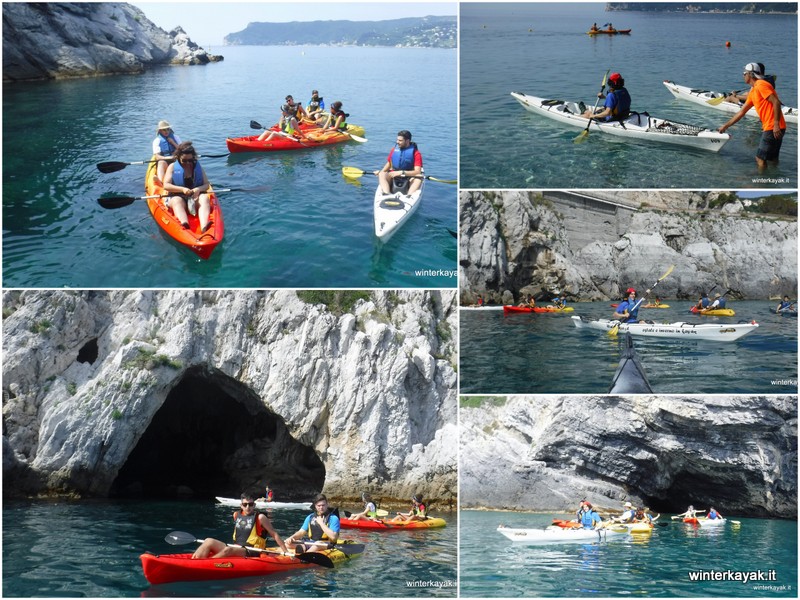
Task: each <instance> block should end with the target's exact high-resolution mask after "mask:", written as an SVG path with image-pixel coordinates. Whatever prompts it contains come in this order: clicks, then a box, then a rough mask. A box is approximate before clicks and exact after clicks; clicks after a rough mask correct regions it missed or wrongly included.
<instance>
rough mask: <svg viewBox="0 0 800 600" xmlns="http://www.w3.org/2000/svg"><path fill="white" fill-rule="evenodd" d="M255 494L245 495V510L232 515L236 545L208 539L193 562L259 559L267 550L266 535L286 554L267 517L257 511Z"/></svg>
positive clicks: (196, 553)
mask: <svg viewBox="0 0 800 600" xmlns="http://www.w3.org/2000/svg"><path fill="white" fill-rule="evenodd" d="M255 497H256V496H255V494H250V493H247V492H245V493H244V494H242V510H241V511H238V510H237V511H236V512H234V513H233V521H234V525H233V542H234V543H233V544H230V545H228V544H226V543H225V542H222V541H220V540H215V539H214V538H206V539H205V540H204V541H203V543H202V544H200V547H199V548H198V549H197V550H195V552H194V554H192V558H208V557H209V556H210V557H212V558H223V557H225V556H258V555H259V554H260V550H261V549H263V548H266V546H267V539H266V538H267V534H269V535H271V536H272V539H274V540H275V542H276V543H277V544H278V546H279V547H280V549H281V550H282V551H283V552H284V553H286V552H287V550H286V544H284V542H283V540H282V539H281V536H280V535H278V532H277V531H275V529H273V527H272V523H270V522H269V519H268V518H267V516H266V515H265V514H264V513H260V512H258V511H257V510H256V501H255Z"/></svg>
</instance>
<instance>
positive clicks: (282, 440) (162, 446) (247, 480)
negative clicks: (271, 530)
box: [110, 367, 325, 501]
mask: <svg viewBox="0 0 800 600" xmlns="http://www.w3.org/2000/svg"><path fill="white" fill-rule="evenodd" d="M324 482H325V467H324V465H323V464H322V461H321V460H320V459H319V457H318V456H317V455H316V453H315V452H314V450H313V449H312V448H310V447H308V446H305V445H303V444H301V443H299V442H297V441H296V440H294V439H293V438H292V436H291V435H290V433H289V431H288V429H287V427H286V424H285V423H284V421H283V419H282V418H281V417H280V415H277V414H275V413H273V412H271V411H269V410H268V409H267V408H266V407H265V406H264V405H263V404H262V403H261V401H260V399H259V398H258V397H257V396H256V394H255V393H253V391H252V390H250V389H249V388H247V387H246V386H244V385H242V384H241V383H239V382H237V381H235V380H234V379H231V378H230V377H228V376H226V375H223V374H221V373H219V372H212V371H209V370H207V369H206V368H203V367H193V368H191V369H188V370H187V371H186V372H185V373H184V374H183V375H182V377H181V380H180V381H179V382H178V383H177V385H175V387H174V388H173V389H172V391H170V393H169V394H168V396H167V398H166V400H165V401H164V404H163V405H162V406H161V408H160V409H159V410H158V411H157V412H156V414H155V415H154V416H153V419H152V421H151V423H150V425H149V426H148V427H147V430H146V431H145V432H144V433H143V434H142V436H141V438H140V439H139V442H138V443H137V445H136V447H135V448H134V449H133V451H132V452H131V453H130V455H129V456H128V458H127V460H126V462H125V464H124V465H123V466H122V468H121V469H120V471H119V473H118V475H117V478H116V479H115V481H114V483H113V484H112V486H111V491H110V495H112V496H117V497H133V496H137V497H140V496H144V497H156V498H172V497H176V496H188V497H196V498H212V497H214V496H226V497H237V498H238V496H239V494H240V493H241V492H243V491H245V490H248V491H250V490H252V491H254V492H257V493H259V494H263V491H264V487H265V486H266V485H269V486H270V487H271V488H273V489H275V490H276V498H275V499H276V500H282V501H287V500H292V501H305V500H307V499H310V498H312V497H313V495H314V494H316V493H318V492H319V491H321V490H322V488H323V484H324Z"/></svg>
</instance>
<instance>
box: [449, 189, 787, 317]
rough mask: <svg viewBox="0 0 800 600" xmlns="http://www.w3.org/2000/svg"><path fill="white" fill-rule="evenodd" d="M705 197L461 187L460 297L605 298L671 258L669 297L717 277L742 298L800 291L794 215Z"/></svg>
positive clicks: (690, 295) (651, 275)
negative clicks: (746, 211)
mask: <svg viewBox="0 0 800 600" xmlns="http://www.w3.org/2000/svg"><path fill="white" fill-rule="evenodd" d="M598 198H599V199H602V200H606V201H607V202H599V201H598V200H597V199H598ZM711 200H713V194H706V195H701V194H698V193H684V192H619V191H617V192H601V191H598V192H595V191H592V192H591V193H586V194H579V193H561V192H544V193H543V194H541V193H538V192H529V191H507V192H493V191H488V192H462V193H461V198H460V203H461V221H460V244H461V248H460V251H461V252H460V258H461V260H460V265H459V266H460V273H459V274H460V285H461V295H462V297H461V301H462V303H463V304H472V303H474V301H475V298H476V297H477V295H478V294H481V295H482V296H483V297H484V298H485V299H487V300H489V301H492V300H493V301H495V302H497V303H499V302H501V301H502V299H503V296H504V295H505V296H509V295H510V296H511V297H512V298H515V299H516V300H519V298H520V297H522V296H527V294H529V293H530V294H532V295H538V294H541V296H540V297H544V298H546V299H547V300H549V299H550V298H552V294H558V295H563V296H566V297H567V298H568V299H571V300H582V301H588V300H603V301H605V300H609V299H611V298H619V297H620V294H621V291H622V290H624V289H625V285H630V284H631V283H633V284H635V285H637V286H639V285H649V284H650V283H651V282H654V281H655V280H656V279H657V278H658V277H659V276H660V275H661V274H663V272H665V271H666V269H667V268H668V267H669V265H673V264H674V265H675V270H674V271H673V272H672V274H671V275H670V277H669V278H668V279H665V280H664V281H663V282H661V283H660V284H659V292H660V293H661V295H664V296H668V297H671V298H687V299H691V300H696V296H697V293H698V290H700V289H703V287H706V288H708V287H711V286H712V285H714V284H716V285H718V286H719V287H720V288H724V289H730V290H731V292H730V293H729V296H730V297H732V298H737V299H740V300H747V299H764V298H768V297H771V296H781V295H783V294H784V293H786V291H785V290H793V289H796V288H797V222H796V221H793V220H789V219H778V218H771V219H770V218H764V217H753V216H747V215H742V214H740V213H739V212H738V211H739V210H740V208H741V205H740V203H731V204H728V205H726V210H715V211H708V210H706V209H705V207H706V206H707V205H708V203H709V202H711ZM612 203H613V204H612ZM728 207H730V208H728ZM765 249H768V250H767V251H765Z"/></svg>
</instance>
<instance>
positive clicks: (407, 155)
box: [392, 143, 417, 171]
mask: <svg viewBox="0 0 800 600" xmlns="http://www.w3.org/2000/svg"><path fill="white" fill-rule="evenodd" d="M416 149H417V145H416V144H414V143H411V144H409V146H408V148H404V149H403V150H401V149H400V148H398V147H397V146H395V147H394V150H392V169H393V170H395V171H413V170H414V151H415V150H416Z"/></svg>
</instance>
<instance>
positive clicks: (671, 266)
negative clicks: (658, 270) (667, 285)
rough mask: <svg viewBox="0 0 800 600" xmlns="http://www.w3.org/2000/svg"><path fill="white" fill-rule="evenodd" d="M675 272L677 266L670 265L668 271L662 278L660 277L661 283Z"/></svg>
mask: <svg viewBox="0 0 800 600" xmlns="http://www.w3.org/2000/svg"><path fill="white" fill-rule="evenodd" d="M674 270H675V265H670V266H669V269H667V272H666V273H664V274H663V275H662V276H661V277H659V278H658V280H659V281H661V280H662V279H666V278H667V277H668V276H669V274H670V273H672V272H673V271H674Z"/></svg>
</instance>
